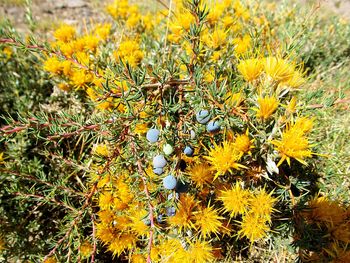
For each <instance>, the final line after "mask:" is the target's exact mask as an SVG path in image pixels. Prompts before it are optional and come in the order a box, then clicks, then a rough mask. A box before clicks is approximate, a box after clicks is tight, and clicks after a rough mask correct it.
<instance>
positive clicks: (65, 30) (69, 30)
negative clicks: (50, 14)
mask: <svg viewBox="0 0 350 263" xmlns="http://www.w3.org/2000/svg"><path fill="white" fill-rule="evenodd" d="M75 33H76V31H75V28H74V27H72V26H69V25H66V24H62V25H61V26H60V27H59V28H58V29H57V30H56V31H55V33H54V36H55V38H56V39H57V40H59V41H63V42H68V41H70V40H72V39H73V38H74V37H75Z"/></svg>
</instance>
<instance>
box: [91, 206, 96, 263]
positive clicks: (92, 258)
mask: <svg viewBox="0 0 350 263" xmlns="http://www.w3.org/2000/svg"><path fill="white" fill-rule="evenodd" d="M91 223H92V242H93V250H92V254H91V263H94V262H95V253H96V226H95V219H94V215H93V213H91Z"/></svg>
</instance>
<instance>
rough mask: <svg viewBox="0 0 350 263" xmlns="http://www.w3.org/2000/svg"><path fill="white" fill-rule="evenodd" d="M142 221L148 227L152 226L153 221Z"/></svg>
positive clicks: (147, 219)
mask: <svg viewBox="0 0 350 263" xmlns="http://www.w3.org/2000/svg"><path fill="white" fill-rule="evenodd" d="M142 221H143V223H144V224H145V225H146V226H150V225H151V220H150V219H149V218H146V219H143V220H142Z"/></svg>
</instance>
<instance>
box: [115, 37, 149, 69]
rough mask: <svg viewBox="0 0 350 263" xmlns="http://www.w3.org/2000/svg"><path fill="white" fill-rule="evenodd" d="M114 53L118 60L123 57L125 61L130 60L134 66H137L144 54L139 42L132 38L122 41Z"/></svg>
mask: <svg viewBox="0 0 350 263" xmlns="http://www.w3.org/2000/svg"><path fill="white" fill-rule="evenodd" d="M113 54H114V57H115V58H116V59H117V60H119V59H121V60H122V61H124V62H128V63H129V64H130V65H131V66H132V67H135V66H137V65H138V64H139V63H140V62H141V60H142V58H143V56H144V54H143V52H142V50H141V49H140V44H139V42H138V41H136V40H130V39H129V40H125V41H123V42H122V43H120V45H119V47H118V50H116V51H115V52H114V53H113Z"/></svg>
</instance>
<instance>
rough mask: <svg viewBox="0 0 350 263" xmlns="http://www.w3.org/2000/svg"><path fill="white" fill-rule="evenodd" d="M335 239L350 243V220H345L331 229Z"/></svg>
mask: <svg viewBox="0 0 350 263" xmlns="http://www.w3.org/2000/svg"><path fill="white" fill-rule="evenodd" d="M330 232H331V236H332V238H333V239H335V240H338V241H342V242H344V243H346V244H350V222H345V223H342V224H340V225H337V226H335V227H334V228H333V229H331V231H330Z"/></svg>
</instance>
